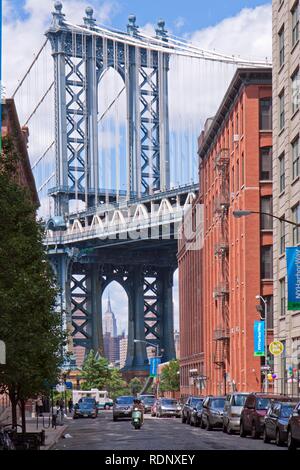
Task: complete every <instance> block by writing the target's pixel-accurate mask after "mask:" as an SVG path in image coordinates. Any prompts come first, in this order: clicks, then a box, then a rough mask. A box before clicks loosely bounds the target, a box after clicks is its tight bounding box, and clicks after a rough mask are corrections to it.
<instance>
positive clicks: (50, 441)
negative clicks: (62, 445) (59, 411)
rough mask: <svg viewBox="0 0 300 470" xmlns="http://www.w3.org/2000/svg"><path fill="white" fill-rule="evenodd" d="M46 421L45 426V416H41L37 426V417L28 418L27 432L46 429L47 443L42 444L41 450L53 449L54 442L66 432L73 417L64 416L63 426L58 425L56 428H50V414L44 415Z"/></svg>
mask: <svg viewBox="0 0 300 470" xmlns="http://www.w3.org/2000/svg"><path fill="white" fill-rule="evenodd" d="M44 418H45V419H44V423H45V427H43V418H41V417H39V420H38V427H37V420H36V418H26V431H27V432H37V431H42V430H43V429H45V437H46V439H45V445H44V446H41V450H49V449H51V448H52V447H53V446H54V444H56V442H57V441H58V440H59V438H60V437H61V436H62V435H63V434H64V433H65V432H66V429H67V427H68V421H69V420H70V419H71V418H70V417H65V418H64V424H63V425H62V426H57V427H56V429H55V428H52V427H51V424H50V427H49V428H48V425H49V415H45V416H44Z"/></svg>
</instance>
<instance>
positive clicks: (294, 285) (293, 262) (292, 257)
mask: <svg viewBox="0 0 300 470" xmlns="http://www.w3.org/2000/svg"><path fill="white" fill-rule="evenodd" d="M286 263H287V282H288V302H287V309H288V310H300V246H290V247H288V248H286Z"/></svg>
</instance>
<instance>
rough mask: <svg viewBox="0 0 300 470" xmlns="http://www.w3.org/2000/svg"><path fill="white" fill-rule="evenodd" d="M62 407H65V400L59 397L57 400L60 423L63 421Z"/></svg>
mask: <svg viewBox="0 0 300 470" xmlns="http://www.w3.org/2000/svg"><path fill="white" fill-rule="evenodd" d="M64 408H65V402H64V400H63V399H62V398H61V399H60V400H59V414H60V424H63V423H64Z"/></svg>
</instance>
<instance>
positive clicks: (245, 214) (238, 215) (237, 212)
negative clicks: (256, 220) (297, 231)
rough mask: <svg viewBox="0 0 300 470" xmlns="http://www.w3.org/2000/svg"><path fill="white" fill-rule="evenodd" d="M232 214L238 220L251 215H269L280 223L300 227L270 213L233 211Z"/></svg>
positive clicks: (298, 224)
mask: <svg viewBox="0 0 300 470" xmlns="http://www.w3.org/2000/svg"><path fill="white" fill-rule="evenodd" d="M232 214H233V216H234V217H236V218H237V219H240V218H241V217H247V216H248V215H251V214H259V215H261V214H262V215H268V216H269V217H273V219H277V220H280V222H286V223H287V224H292V225H295V226H296V227H300V223H298V222H293V221H292V220H287V219H285V218H284V217H277V215H274V214H271V213H270V212H261V211H249V210H241V211H233V212H232Z"/></svg>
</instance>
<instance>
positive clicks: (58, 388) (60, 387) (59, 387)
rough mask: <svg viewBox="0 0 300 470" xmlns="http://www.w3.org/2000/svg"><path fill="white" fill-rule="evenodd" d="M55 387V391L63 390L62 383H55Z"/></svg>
mask: <svg viewBox="0 0 300 470" xmlns="http://www.w3.org/2000/svg"><path fill="white" fill-rule="evenodd" d="M55 388H56V391H57V392H60V393H61V392H64V391H65V386H64V384H57V385H56V387H55Z"/></svg>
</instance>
